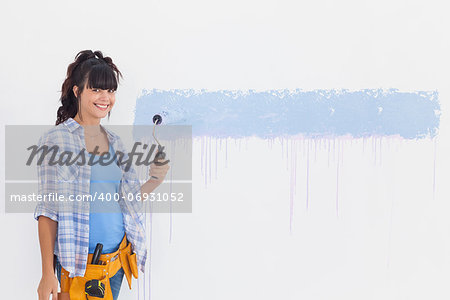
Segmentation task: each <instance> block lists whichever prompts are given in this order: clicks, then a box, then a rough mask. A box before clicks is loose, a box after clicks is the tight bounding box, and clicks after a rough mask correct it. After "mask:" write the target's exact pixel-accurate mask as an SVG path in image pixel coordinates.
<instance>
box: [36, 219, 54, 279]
mask: <svg viewBox="0 0 450 300" xmlns="http://www.w3.org/2000/svg"><path fill="white" fill-rule="evenodd" d="M57 228H58V222H55V221H53V220H52V219H50V218H48V217H45V216H40V217H39V220H38V231H39V243H40V246H41V258H42V275H44V274H55V270H53V250H54V249H55V240H56V230H57Z"/></svg>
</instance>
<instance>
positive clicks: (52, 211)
mask: <svg viewBox="0 0 450 300" xmlns="http://www.w3.org/2000/svg"><path fill="white" fill-rule="evenodd" d="M45 145H46V146H48V147H49V148H51V147H52V146H54V144H53V143H52V142H51V141H50V139H49V138H48V137H46V136H41V137H40V139H39V142H38V149H39V148H40V147H41V146H45ZM44 153H45V152H44ZM51 153H52V152H51V151H50V152H49V153H48V154H47V155H45V157H44V159H43V160H42V162H41V163H38V164H37V177H38V195H40V197H41V199H42V200H41V201H39V202H38V203H37V205H36V208H35V211H34V218H35V219H36V220H39V217H40V216H45V217H48V218H50V219H52V220H54V221H56V222H57V221H58V203H57V201H48V199H47V200H45V201H44V199H45V195H52V194H53V195H56V193H57V191H58V182H57V180H58V171H57V165H56V164H55V165H53V166H50V165H49V160H50V158H51ZM39 157H40V154H39V153H38V155H36V159H37V161H39ZM47 198H48V197H47Z"/></svg>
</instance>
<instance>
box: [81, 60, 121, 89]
mask: <svg viewBox="0 0 450 300" xmlns="http://www.w3.org/2000/svg"><path fill="white" fill-rule="evenodd" d="M87 88H91V89H94V88H96V89H102V90H110V89H112V90H114V91H115V90H117V78H116V74H115V73H114V71H113V70H112V69H111V68H110V67H109V66H108V65H105V64H98V65H94V66H93V67H92V69H91V71H90V72H89V74H88V80H87Z"/></svg>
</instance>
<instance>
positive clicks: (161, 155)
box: [151, 145, 170, 179]
mask: <svg viewBox="0 0 450 300" xmlns="http://www.w3.org/2000/svg"><path fill="white" fill-rule="evenodd" d="M162 150H163V147H161V146H160V145H158V152H157V153H156V154H155V158H154V159H153V163H154V164H155V165H156V166H163V165H165V164H167V163H169V161H170V159H168V160H166V161H164V162H159V161H157V160H164V159H165V158H166V153H164V152H163V151H162ZM151 178H155V179H158V177H156V176H151Z"/></svg>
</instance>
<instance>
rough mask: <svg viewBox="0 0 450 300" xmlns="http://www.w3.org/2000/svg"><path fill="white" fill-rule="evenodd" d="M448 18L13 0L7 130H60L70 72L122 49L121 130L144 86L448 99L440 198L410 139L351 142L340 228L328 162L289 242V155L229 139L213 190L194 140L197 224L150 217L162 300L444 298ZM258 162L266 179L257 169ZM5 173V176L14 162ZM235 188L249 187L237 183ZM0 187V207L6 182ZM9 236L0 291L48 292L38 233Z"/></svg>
mask: <svg viewBox="0 0 450 300" xmlns="http://www.w3.org/2000/svg"><path fill="white" fill-rule="evenodd" d="M447 11H448V7H447V5H446V2H445V1H371V2H369V1H361V0H358V1H356V0H354V1H339V2H338V1H309V2H308V3H307V2H305V1H304V2H301V1H281V0H278V1H274V0H272V1H212V0H208V1H206V0H205V1H134V2H125V1H121V2H113V1H98V2H92V1H71V2H62V1H2V3H1V4H0V28H1V29H0V31H1V38H2V47H0V54H1V59H0V76H1V77H0V82H1V85H0V99H1V105H2V108H1V111H0V114H1V122H2V126H3V125H5V124H29V125H30V124H54V122H55V119H56V110H57V107H58V106H59V105H58V103H57V100H58V97H59V90H60V88H61V84H62V81H63V79H64V76H65V71H66V68H67V65H68V64H69V63H70V62H71V61H72V60H73V58H74V56H75V54H76V53H77V52H78V51H80V50H84V49H92V50H102V51H103V52H104V53H105V54H106V55H110V56H111V57H112V58H113V59H114V61H115V62H116V63H117V65H118V66H119V69H120V70H121V71H122V72H123V74H124V76H125V80H124V81H123V83H122V85H121V86H120V88H119V91H118V95H117V102H116V106H115V107H114V110H113V112H112V114H111V121H110V124H132V123H133V116H134V111H133V110H134V105H135V99H136V97H137V96H138V95H139V93H140V91H141V89H143V88H147V89H151V88H158V89H171V88H205V89H209V90H215V89H257V90H266V89H277V88H303V89H317V88H321V89H332V88H347V89H361V88H398V89H400V90H406V91H416V90H438V91H439V95H440V101H441V105H442V112H443V114H442V118H441V127H440V133H439V137H438V140H437V143H436V146H437V149H436V194H435V197H434V199H433V193H432V192H430V181H431V180H432V176H433V163H434V156H433V153H434V148H433V147H434V144H433V142H431V141H421V142H418V143H417V144H414V143H409V144H408V143H405V144H399V146H398V147H400V148H399V149H400V150H399V151H398V152H395V151H394V150H392V149H391V150H389V149H388V148H387V146H385V148H384V150H383V151H384V152H383V155H384V156H383V160H382V163H381V164H379V165H378V166H377V165H373V164H372V162H373V156H371V152H366V153H365V154H363V153H362V152H361V151H360V149H361V148H358V144H357V143H356V142H355V143H354V144H353V145H350V144H348V143H346V144H345V145H344V144H343V146H342V147H343V148H342V149H343V150H344V157H343V159H344V160H343V162H342V169H341V172H342V173H341V178H340V183H341V185H340V190H341V194H340V196H339V197H340V199H341V200H340V201H341V202H340V208H339V209H340V214H339V218H337V217H336V213H335V210H334V209H335V206H334V205H335V203H334V200H335V199H334V197H335V194H333V191H334V190H333V189H334V188H335V186H336V178H335V177H333V176H335V174H336V169H335V165H333V164H331V166H330V167H327V166H323V165H322V166H321V165H320V162H323V160H320V159H318V163H315V164H312V165H311V167H310V168H311V172H312V173H311V175H310V176H311V181H310V184H311V185H310V193H311V194H310V200H309V201H310V207H309V210H308V211H307V210H306V206H305V197H304V190H302V189H304V187H305V184H304V182H305V181H304V175H298V176H297V177H298V178H299V181H298V183H297V198H296V200H295V206H294V222H293V231H292V234H291V233H290V232H289V180H290V179H289V172H290V171H289V170H288V169H287V168H286V164H287V163H286V159H285V158H283V157H282V156H281V150H280V149H281V147H279V146H278V148H276V147H273V148H269V147H267V143H266V142H264V141H253V140H252V141H248V150H244V148H245V147H244V146H242V148H241V149H240V148H239V147H238V146H237V145H236V146H234V142H230V143H229V159H228V165H227V166H226V167H225V166H224V159H223V157H224V156H223V153H221V154H220V156H219V157H222V158H221V159H219V160H218V162H219V164H220V165H219V168H218V178H217V179H214V180H213V182H212V183H210V184H208V186H207V188H206V187H205V185H204V179H203V177H202V175H201V170H200V154H201V153H200V144H199V141H197V143H196V144H194V157H193V159H194V163H193V166H194V184H193V186H194V188H193V190H194V203H193V210H194V211H193V213H192V214H186V215H172V221H171V219H170V216H169V215H163V214H159V215H154V218H153V231H152V232H153V236H152V252H153V253H152V258H151V259H152V270H151V288H152V292H151V293H152V294H151V297H152V299H157V300H159V299H181V298H184V299H228V298H233V299H248V298H252V299H253V298H257V297H258V298H259V299H273V298H275V297H276V298H280V299H347V300H348V299H360V298H364V299H383V300H384V299H395V300H398V299H424V298H434V299H446V298H448V297H449V296H450V291H449V290H448V288H447V283H448V281H449V280H450V272H449V271H448V270H449V269H450V259H449V255H448V252H449V251H450V238H449V234H448V232H449V230H450V222H449V221H448V220H449V218H448V217H447V215H448V212H449V209H450V205H449V204H448V202H447V199H448V196H449V195H450V191H449V188H448V187H449V185H448V184H447V182H446V178H448V175H449V174H448V165H449V162H450V161H449V158H448V156H447V155H446V154H447V153H448V150H449V148H450V144H449V142H448V137H449V122H448V116H447V113H448V110H449V108H448V96H449V94H450V88H449V87H448V79H449V76H448V70H449V65H450V64H449V62H450V61H449V53H450V42H449V39H448V33H447V31H446V30H445V29H446V28H449V25H450V24H449V23H450V21H449V19H448V16H447ZM105 121H106V120H105ZM104 124H107V123H106V122H105V123H104ZM1 135H2V139H1V143H2V149H4V148H3V147H4V131H3V130H2V131H1ZM359 142H361V141H359ZM258 143H259V144H258ZM369 143H370V142H369ZM242 145H245V141H242ZM258 145H263V146H262V147H261V146H259V147H258ZM260 149H265V150H264V151H262V152H261V150H260ZM256 151H259V152H258V153H260V154H259V156H255V153H256ZM3 153H4V152H3ZM317 153H318V155H319V157H320V155H321V153H322V152H317ZM323 153H324V152H323ZM323 153H322V154H323ZM303 154H304V153H302V152H299V153H298V157H299V160H298V167H297V172H298V174H304V172H305V168H304V162H305V161H304V158H303V160H302V159H301V158H300V157H303V156H302V155H303ZM323 155H325V154H323ZM230 157H231V158H230ZM325 157H326V156H323V159H325ZM385 157H386V159H385ZM246 159H247V160H248V159H251V164H250V163H247V164H245V165H244V164H243V162H244V160H246ZM261 160H264V161H265V164H263V171H264V172H261V171H257V170H256V168H258V167H259V168H260V166H261ZM0 162H1V166H2V169H4V165H5V164H4V156H1V157H0ZM355 174H357V176H355ZM0 176H1V177H0V178H2V181H4V172H2V173H1V175H0ZM302 176H303V177H302ZM237 180H245V181H244V182H245V184H246V186H245V190H243V189H238V190H236V189H235V188H233V187H235V186H236V182H237ZM355 181H357V182H358V184H355ZM239 182H242V181H239ZM324 187H326V188H324ZM249 191H251V194H250V193H249ZM0 192H1V193H0V195H2V200H4V199H3V195H4V186H3V185H1V189H0ZM244 192H245V194H244ZM327 193H328V194H327ZM2 211H4V209H3V205H2ZM0 228H1V231H0V232H1V233H2V239H3V241H5V242H6V243H3V247H2V248H1V250H0V252H1V255H2V257H3V258H5V260H4V261H3V263H2V265H3V270H4V272H2V275H0V279H1V280H0V285H1V287H2V289H1V290H2V292H1V293H2V296H1V298H2V299H9V298H13V297H15V298H17V297H19V298H23V299H32V298H33V297H37V296H36V288H37V285H38V283H39V280H40V275H41V274H40V252H39V243H38V236H37V222H36V221H35V220H34V219H33V217H32V215H31V214H14V215H13V214H4V213H2V214H1V216H0ZM170 230H172V236H171V242H170V243H169V237H170ZM141 275H142V274H141ZM147 276H148V274H147ZM146 280H147V281H149V277H146ZM133 284H134V290H133V291H129V290H128V287H127V285H126V283H125V281H124V285H123V286H122V291H121V299H134V298H136V295H137V294H136V292H137V289H136V287H137V285H136V281H134V282H133ZM147 288H148V284H147ZM140 292H141V293H142V292H143V290H142V282H141V285H140ZM146 293H147V297H148V291H147V292H146ZM141 299H142V295H141Z"/></svg>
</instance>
